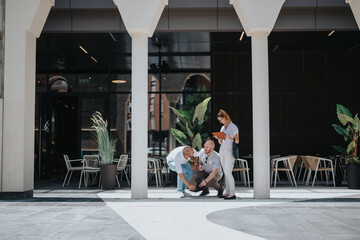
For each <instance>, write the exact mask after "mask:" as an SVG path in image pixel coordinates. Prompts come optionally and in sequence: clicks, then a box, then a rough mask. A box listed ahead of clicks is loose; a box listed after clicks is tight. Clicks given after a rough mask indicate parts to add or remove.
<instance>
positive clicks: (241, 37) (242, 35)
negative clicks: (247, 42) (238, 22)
mask: <svg viewBox="0 0 360 240" xmlns="http://www.w3.org/2000/svg"><path fill="white" fill-rule="evenodd" d="M244 33H245V31H242V33H241V36H240V39H239V41H241V40H242V39H243V37H244Z"/></svg>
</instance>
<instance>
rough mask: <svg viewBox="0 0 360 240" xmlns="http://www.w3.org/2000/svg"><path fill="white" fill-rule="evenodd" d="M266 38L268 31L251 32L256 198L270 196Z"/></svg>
mask: <svg viewBox="0 0 360 240" xmlns="http://www.w3.org/2000/svg"><path fill="white" fill-rule="evenodd" d="M267 37H268V33H267V32H253V33H252V35H251V52H252V55H251V56H252V100H253V151H254V159H253V160H254V168H253V169H254V197H255V198H270V182H269V179H270V172H269V171H270V170H269V169H270V139H269V138H270V137H269V133H270V129H269V121H270V120H269V77H268V76H269V74H268V72H269V70H268V41H267Z"/></svg>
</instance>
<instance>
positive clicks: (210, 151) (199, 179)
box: [190, 140, 224, 197]
mask: <svg viewBox="0 0 360 240" xmlns="http://www.w3.org/2000/svg"><path fill="white" fill-rule="evenodd" d="M214 148H215V143H214V141H212V140H208V141H206V142H205V144H204V148H203V149H201V151H200V152H199V164H200V165H199V170H198V171H195V172H194V173H193V176H192V177H191V180H190V184H191V185H195V186H197V190H202V193H201V194H200V196H206V195H208V194H209V188H208V187H209V186H210V187H213V188H214V189H215V190H217V191H218V194H217V196H218V197H221V196H222V195H223V191H224V188H223V187H222V186H221V185H220V184H219V180H220V179H221V178H222V175H223V172H222V170H221V163H220V156H219V154H218V153H217V152H216V151H215V150H214Z"/></svg>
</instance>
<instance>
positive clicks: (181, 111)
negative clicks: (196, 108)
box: [177, 109, 191, 122]
mask: <svg viewBox="0 0 360 240" xmlns="http://www.w3.org/2000/svg"><path fill="white" fill-rule="evenodd" d="M177 111H178V112H179V113H181V114H182V115H183V116H184V118H185V119H186V120H188V122H191V117H190V114H189V112H188V111H185V110H180V109H177Z"/></svg>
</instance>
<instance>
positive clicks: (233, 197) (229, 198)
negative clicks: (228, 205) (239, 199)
mask: <svg viewBox="0 0 360 240" xmlns="http://www.w3.org/2000/svg"><path fill="white" fill-rule="evenodd" d="M231 199H236V196H235V195H234V196H231V197H229V196H227V197H224V200H231Z"/></svg>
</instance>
